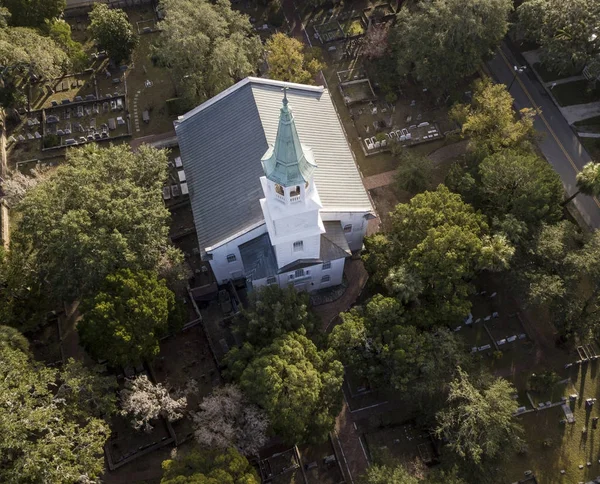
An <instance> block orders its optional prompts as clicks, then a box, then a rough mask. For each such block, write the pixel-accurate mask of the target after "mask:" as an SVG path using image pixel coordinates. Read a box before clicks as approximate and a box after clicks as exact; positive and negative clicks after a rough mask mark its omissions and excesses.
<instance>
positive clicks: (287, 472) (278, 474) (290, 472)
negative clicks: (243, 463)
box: [258, 448, 305, 484]
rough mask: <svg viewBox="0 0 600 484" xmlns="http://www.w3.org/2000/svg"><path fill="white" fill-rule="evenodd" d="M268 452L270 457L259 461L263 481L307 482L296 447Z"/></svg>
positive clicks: (275, 482)
mask: <svg viewBox="0 0 600 484" xmlns="http://www.w3.org/2000/svg"><path fill="white" fill-rule="evenodd" d="M271 452H272V451H271ZM266 454H267V455H269V457H266V458H263V459H261V460H260V462H259V463H258V466H259V473H260V476H261V478H262V482H272V483H273V484H304V483H305V481H304V478H303V476H302V471H301V469H300V466H301V462H300V460H299V459H298V455H297V454H296V449H295V448H291V449H287V450H284V451H280V452H275V453H270V452H268V451H267V453H266ZM262 455H263V453H262V452H261V456H262Z"/></svg>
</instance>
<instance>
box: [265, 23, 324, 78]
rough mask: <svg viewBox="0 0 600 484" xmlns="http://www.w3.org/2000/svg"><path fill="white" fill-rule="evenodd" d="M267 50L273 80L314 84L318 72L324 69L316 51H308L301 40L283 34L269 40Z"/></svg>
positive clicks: (274, 35)
mask: <svg viewBox="0 0 600 484" xmlns="http://www.w3.org/2000/svg"><path fill="white" fill-rule="evenodd" d="M265 49H266V51H267V62H268V63H269V77H270V78H271V79H278V80H280V81H287V82H297V83H299V84H314V78H315V76H316V75H317V72H319V71H320V70H321V69H322V68H323V67H324V64H323V63H322V62H321V61H320V60H319V59H318V58H317V57H316V54H315V51H313V50H309V49H306V48H305V47H304V45H303V44H302V43H301V42H300V41H299V40H297V39H294V38H293V37H288V36H287V35H285V34H284V33H281V32H278V33H276V34H273V35H272V36H271V37H270V38H269V40H267V44H266V45H265Z"/></svg>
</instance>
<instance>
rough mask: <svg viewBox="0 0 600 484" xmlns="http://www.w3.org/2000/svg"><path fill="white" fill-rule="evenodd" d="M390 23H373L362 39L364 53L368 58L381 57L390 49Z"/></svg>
mask: <svg viewBox="0 0 600 484" xmlns="http://www.w3.org/2000/svg"><path fill="white" fill-rule="evenodd" d="M388 35H389V25H388V24H387V23H384V24H379V25H376V24H371V26H370V27H369V30H367V33H366V35H365V36H364V37H363V39H362V54H363V55H364V56H365V57H366V58H367V59H380V58H381V57H383V55H384V54H385V53H386V52H387V50H388V47H389V46H388Z"/></svg>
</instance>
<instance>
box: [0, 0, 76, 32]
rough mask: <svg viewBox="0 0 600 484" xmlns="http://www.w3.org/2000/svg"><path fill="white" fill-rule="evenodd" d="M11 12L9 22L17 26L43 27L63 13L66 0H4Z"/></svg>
mask: <svg viewBox="0 0 600 484" xmlns="http://www.w3.org/2000/svg"><path fill="white" fill-rule="evenodd" d="M0 5H2V6H3V7H6V8H8V11H9V12H10V18H9V23H10V25H14V26H17V27H42V26H43V25H44V22H45V21H46V20H53V19H55V18H57V17H59V16H60V14H62V13H63V10H64V9H65V7H66V6H67V2H66V0H2V1H1V2H0Z"/></svg>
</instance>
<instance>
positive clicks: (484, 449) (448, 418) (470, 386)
mask: <svg viewBox="0 0 600 484" xmlns="http://www.w3.org/2000/svg"><path fill="white" fill-rule="evenodd" d="M478 383H479V384H478V385H477V386H476V385H475V384H474V383H473V382H472V381H470V380H469V376H468V375H467V374H466V372H464V371H463V370H461V369H459V370H458V377H457V378H456V379H455V380H454V381H452V382H451V383H450V394H449V396H448V407H447V408H445V409H443V410H440V411H439V412H438V414H437V421H438V426H437V428H436V434H437V435H438V437H440V438H444V439H447V441H448V447H449V448H450V449H451V450H452V451H453V452H455V453H456V454H457V455H458V456H460V457H461V458H463V459H466V460H468V461H471V462H473V463H474V464H476V465H478V464H480V463H481V462H482V460H483V459H493V458H496V457H498V456H500V455H501V454H503V453H507V452H510V451H511V450H516V448H517V445H518V443H519V442H520V434H521V433H522V428H521V426H520V424H519V423H518V421H516V420H515V419H514V417H513V414H514V413H515V412H516V411H517V407H518V404H517V402H516V400H515V399H514V398H513V395H514V394H515V393H516V389H515V388H514V387H513V386H512V384H510V383H509V382H508V381H507V380H504V379H503V378H496V379H494V380H489V379H487V380H486V381H481V382H478Z"/></svg>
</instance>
